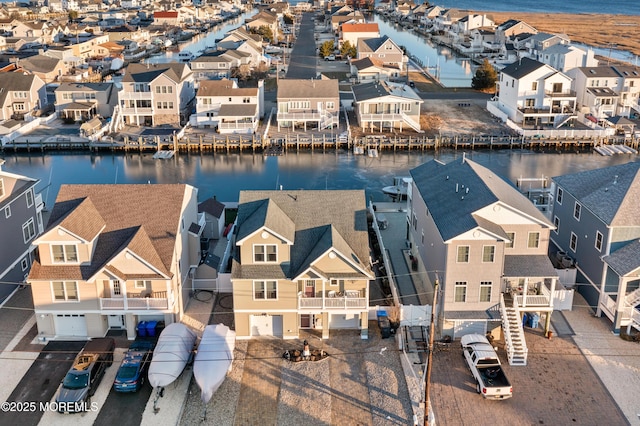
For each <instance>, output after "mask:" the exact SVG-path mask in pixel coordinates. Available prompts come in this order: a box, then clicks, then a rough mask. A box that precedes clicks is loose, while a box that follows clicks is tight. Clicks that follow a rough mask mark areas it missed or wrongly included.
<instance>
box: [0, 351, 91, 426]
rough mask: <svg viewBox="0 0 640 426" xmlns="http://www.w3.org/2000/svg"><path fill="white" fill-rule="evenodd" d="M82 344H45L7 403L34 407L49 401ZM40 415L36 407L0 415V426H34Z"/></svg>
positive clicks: (40, 411)
mask: <svg viewBox="0 0 640 426" xmlns="http://www.w3.org/2000/svg"><path fill="white" fill-rule="evenodd" d="M85 343H86V342H84V341H77V342H65V341H57V342H56V341H54V342H49V343H48V344H47V346H45V347H44V349H42V352H40V355H39V356H38V358H37V359H36V360H35V361H34V362H33V364H32V365H31V368H29V370H28V371H27V373H26V374H25V375H24V377H23V378H22V380H21V381H20V383H19V384H18V386H16V388H15V389H14V390H13V392H12V393H11V395H10V396H9V398H7V401H19V402H30V403H31V402H34V403H36V404H37V403H40V402H43V403H44V402H49V401H51V398H53V394H54V393H55V392H56V390H57V389H58V386H59V385H60V382H61V381H62V379H63V378H64V376H65V374H67V371H69V368H71V365H72V364H73V360H74V359H75V357H76V355H77V354H78V352H80V349H82V348H83V347H84V344H85ZM43 414H44V411H42V410H41V409H40V407H39V406H38V407H35V409H34V410H22V411H18V410H16V411H10V412H1V413H0V424H2V425H34V426H35V425H37V424H38V422H39V421H40V418H41V417H42V415H43Z"/></svg>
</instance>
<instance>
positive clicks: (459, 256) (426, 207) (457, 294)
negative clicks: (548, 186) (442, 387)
mask: <svg viewBox="0 0 640 426" xmlns="http://www.w3.org/2000/svg"><path fill="white" fill-rule="evenodd" d="M410 174H411V177H412V179H413V182H412V184H411V186H410V187H409V189H408V195H407V199H408V201H407V203H408V208H407V228H408V229H407V232H408V235H409V247H411V254H412V255H413V256H415V257H416V258H417V259H418V260H419V262H422V264H423V265H424V269H425V270H426V271H427V275H428V278H429V280H430V281H431V283H434V282H435V281H436V280H438V283H439V285H440V289H439V291H440V292H441V296H440V297H439V300H438V302H437V306H438V307H437V309H438V313H437V315H439V316H440V317H441V318H442V323H441V328H442V330H441V331H442V333H443V334H444V335H449V336H452V337H453V338H458V337H461V336H463V335H465V334H469V333H480V334H482V335H484V334H485V333H486V332H492V331H496V332H499V329H500V325H501V324H502V326H503V329H504V339H505V342H506V350H507V354H508V357H509V361H510V363H512V364H523V363H524V364H526V357H527V348H526V342H525V341H524V333H523V332H522V313H524V312H538V313H541V312H546V313H547V314H548V315H547V317H546V325H545V329H546V330H548V329H549V320H550V315H549V314H550V312H552V310H553V297H552V295H553V294H554V292H555V289H556V281H557V273H556V271H555V269H554V267H553V265H552V263H551V261H550V259H549V257H548V256H547V248H548V243H549V232H550V231H551V230H552V229H553V225H552V224H551V223H550V222H549V220H548V219H547V218H546V217H545V216H544V215H543V214H542V212H541V211H539V210H538V209H537V208H536V207H535V206H534V205H533V204H532V203H531V202H530V201H529V200H528V199H527V198H526V197H525V196H524V195H522V194H521V193H520V192H519V191H518V189H516V188H515V187H514V186H513V185H511V184H510V183H508V182H507V181H505V180H503V179H502V178H501V177H500V176H497V175H496V174H495V173H494V172H493V171H491V170H489V169H487V168H486V167H484V166H481V165H480V164H478V163H476V162H474V161H470V160H468V159H466V158H465V157H464V156H463V158H462V160H454V161H452V162H450V163H448V164H444V163H442V162H440V161H438V160H432V161H430V162H427V163H425V164H422V165H420V166H418V167H416V168H414V169H412V170H411V171H410ZM510 318H511V319H512V320H510Z"/></svg>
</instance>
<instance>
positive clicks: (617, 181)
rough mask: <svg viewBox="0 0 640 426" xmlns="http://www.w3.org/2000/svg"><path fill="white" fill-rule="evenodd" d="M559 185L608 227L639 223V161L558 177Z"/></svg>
mask: <svg viewBox="0 0 640 426" xmlns="http://www.w3.org/2000/svg"><path fill="white" fill-rule="evenodd" d="M553 180H554V181H555V182H556V184H557V185H558V186H559V187H561V188H562V189H563V190H564V191H566V192H568V193H569V194H571V196H573V197H574V198H575V199H576V200H577V201H578V202H579V203H580V204H582V206H583V207H585V208H586V209H588V210H589V211H590V212H591V213H593V214H594V215H595V216H596V217H598V218H599V219H600V220H602V221H603V222H604V223H605V224H607V225H609V226H640V215H639V214H638V211H640V201H639V200H640V163H636V162H630V163H626V164H620V165H617V166H611V167H605V168H601V169H595V170H587V171H584V172H579V173H573V174H567V175H563V176H556V177H554V178H553Z"/></svg>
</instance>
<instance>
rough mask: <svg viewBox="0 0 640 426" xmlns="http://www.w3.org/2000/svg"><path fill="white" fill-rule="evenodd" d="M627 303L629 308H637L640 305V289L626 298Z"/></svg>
mask: <svg viewBox="0 0 640 426" xmlns="http://www.w3.org/2000/svg"><path fill="white" fill-rule="evenodd" d="M624 299H625V302H626V303H627V304H628V306H631V307H635V306H637V305H640V288H637V289H635V290H634V291H632V292H631V293H629V294H627V295H626V296H625V298H624Z"/></svg>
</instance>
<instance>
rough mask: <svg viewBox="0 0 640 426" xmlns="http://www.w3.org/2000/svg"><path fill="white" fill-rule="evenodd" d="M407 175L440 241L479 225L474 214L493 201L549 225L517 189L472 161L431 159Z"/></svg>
mask: <svg viewBox="0 0 640 426" xmlns="http://www.w3.org/2000/svg"><path fill="white" fill-rule="evenodd" d="M410 173H411V177H412V178H413V180H414V182H415V185H416V187H417V189H418V192H419V193H420V196H421V197H422V199H423V200H424V202H425V204H426V205H427V208H428V209H429V213H430V214H431V216H432V218H433V220H434V222H435V224H436V226H437V227H438V231H439V232H440V235H441V236H442V239H443V241H448V240H450V239H451V238H454V237H456V236H458V235H460V234H462V233H464V232H467V231H469V230H472V229H474V228H476V227H478V226H481V223H480V222H479V221H478V219H476V217H475V213H476V212H477V211H478V210H480V209H482V208H484V207H487V206H489V205H492V204H494V203H497V202H501V203H502V204H505V205H508V206H510V207H512V208H513V209H515V210H517V211H520V212H522V213H524V214H526V215H528V216H529V217H531V218H533V220H536V221H537V222H540V223H541V224H545V225H547V226H551V224H550V222H549V220H548V219H547V218H546V217H545V216H544V215H543V214H542V213H541V212H540V211H539V210H538V209H537V208H536V207H535V206H534V205H533V204H532V203H531V202H530V201H529V200H528V199H527V198H526V197H525V196H524V195H522V194H521V193H520V192H519V191H518V189H517V188H515V187H514V186H513V185H511V184H510V183H509V182H507V181H506V180H504V179H503V178H501V177H500V176H498V175H496V174H495V173H494V172H492V171H491V170H489V169H487V168H486V167H484V166H481V165H480V164H478V163H476V162H474V161H471V160H468V159H465V158H463V160H462V161H460V160H456V161H452V162H451V163H448V164H443V163H440V162H439V161H436V160H432V161H429V162H427V163H424V164H422V165H420V166H418V167H416V168H414V169H412V170H411V171H410ZM490 231H493V230H490Z"/></svg>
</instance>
